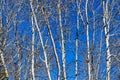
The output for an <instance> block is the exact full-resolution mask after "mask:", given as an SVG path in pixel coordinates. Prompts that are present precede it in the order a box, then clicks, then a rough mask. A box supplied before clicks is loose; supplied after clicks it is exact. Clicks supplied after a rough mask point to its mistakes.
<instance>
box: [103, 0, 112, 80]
mask: <svg viewBox="0 0 120 80" xmlns="http://www.w3.org/2000/svg"><path fill="white" fill-rule="evenodd" d="M108 17H109V15H108V0H107V1H106V3H105V2H104V1H103V27H104V34H105V42H106V80H110V68H111V58H110V56H111V55H110V49H109V18H108Z"/></svg>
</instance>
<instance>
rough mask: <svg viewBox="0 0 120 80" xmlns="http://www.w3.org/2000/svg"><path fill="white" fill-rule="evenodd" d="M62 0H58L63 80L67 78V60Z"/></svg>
mask: <svg viewBox="0 0 120 80" xmlns="http://www.w3.org/2000/svg"><path fill="white" fill-rule="evenodd" d="M60 4H61V0H58V5H57V6H58V16H59V27H60V36H61V51H62V69H63V80H66V61H65V47H64V44H65V41H64V36H63V29H62V27H63V26H62V18H61V6H60Z"/></svg>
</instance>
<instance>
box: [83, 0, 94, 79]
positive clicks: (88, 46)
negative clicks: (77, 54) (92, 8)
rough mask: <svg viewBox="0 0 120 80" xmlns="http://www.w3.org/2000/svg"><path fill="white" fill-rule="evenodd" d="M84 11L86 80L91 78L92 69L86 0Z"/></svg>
mask: <svg viewBox="0 0 120 80" xmlns="http://www.w3.org/2000/svg"><path fill="white" fill-rule="evenodd" d="M85 12H86V38H87V52H88V56H87V57H88V80H93V79H92V75H93V74H92V71H91V70H92V69H91V54H90V41H89V25H88V0H86V3H85Z"/></svg>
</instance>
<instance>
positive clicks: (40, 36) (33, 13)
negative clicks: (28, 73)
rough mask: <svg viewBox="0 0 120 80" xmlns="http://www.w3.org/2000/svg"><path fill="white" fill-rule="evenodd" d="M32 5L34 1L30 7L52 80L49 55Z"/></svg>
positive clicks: (49, 77)
mask: <svg viewBox="0 0 120 80" xmlns="http://www.w3.org/2000/svg"><path fill="white" fill-rule="evenodd" d="M32 3H33V0H30V7H31V10H32V15H33V17H34V21H35V26H36V28H37V30H38V34H39V38H40V41H41V45H42V48H43V51H44V52H43V53H44V57H45V65H46V69H47V75H48V79H49V80H51V76H50V69H49V66H48V64H49V63H48V59H47V53H46V49H45V46H44V43H43V39H42V35H41V32H40V29H39V26H38V23H37V18H36V15H35V12H34V8H33V5H32Z"/></svg>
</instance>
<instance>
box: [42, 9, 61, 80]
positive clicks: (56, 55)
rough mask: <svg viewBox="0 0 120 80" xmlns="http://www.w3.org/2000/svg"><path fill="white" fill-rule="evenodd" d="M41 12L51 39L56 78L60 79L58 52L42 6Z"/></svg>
mask: <svg viewBox="0 0 120 80" xmlns="http://www.w3.org/2000/svg"><path fill="white" fill-rule="evenodd" d="M42 13H43V15H44V19H45V22H46V24H47V28H48V31H49V35H50V38H51V41H52V45H53V50H54V54H55V58H56V63H57V68H58V80H60V63H59V58H58V53H57V50H56V46H55V42H54V38H53V35H52V31H51V26H50V24H49V21H48V17H47V15H46V13H45V11H44V9H43V8H42Z"/></svg>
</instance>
